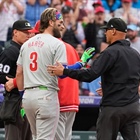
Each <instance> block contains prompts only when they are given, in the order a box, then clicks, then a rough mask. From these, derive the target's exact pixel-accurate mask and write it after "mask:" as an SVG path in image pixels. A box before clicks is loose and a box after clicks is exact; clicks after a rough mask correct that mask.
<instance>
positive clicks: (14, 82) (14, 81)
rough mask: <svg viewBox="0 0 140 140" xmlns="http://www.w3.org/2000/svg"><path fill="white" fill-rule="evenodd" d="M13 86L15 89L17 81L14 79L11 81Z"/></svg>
mask: <svg viewBox="0 0 140 140" xmlns="http://www.w3.org/2000/svg"><path fill="white" fill-rule="evenodd" d="M13 84H14V87H15V88H17V81H16V78H14V79H13Z"/></svg>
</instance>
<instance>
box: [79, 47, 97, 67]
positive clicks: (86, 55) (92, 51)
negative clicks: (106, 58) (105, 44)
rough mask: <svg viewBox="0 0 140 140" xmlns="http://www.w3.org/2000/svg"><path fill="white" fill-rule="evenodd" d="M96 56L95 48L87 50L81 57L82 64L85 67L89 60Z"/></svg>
mask: <svg viewBox="0 0 140 140" xmlns="http://www.w3.org/2000/svg"><path fill="white" fill-rule="evenodd" d="M94 55H95V48H93V47H89V48H87V49H86V50H85V51H84V53H83V55H82V57H81V61H82V64H83V65H85V64H86V63H87V62H88V61H89V59H91V58H92V57H93V56H94Z"/></svg>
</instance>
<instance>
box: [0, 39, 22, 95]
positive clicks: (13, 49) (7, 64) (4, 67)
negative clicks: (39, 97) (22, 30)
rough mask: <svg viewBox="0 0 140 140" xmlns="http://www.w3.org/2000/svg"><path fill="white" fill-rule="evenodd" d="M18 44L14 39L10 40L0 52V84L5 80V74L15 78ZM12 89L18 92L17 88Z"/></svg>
mask: <svg viewBox="0 0 140 140" xmlns="http://www.w3.org/2000/svg"><path fill="white" fill-rule="evenodd" d="M20 47H21V46H20V45H19V44H17V43H16V42H14V41H11V42H10V46H9V47H8V48H6V49H5V50H4V51H3V52H2V53H1V54H0V84H5V83H6V82H7V80H6V76H8V77H11V78H15V75H16V69H17V65H16V61H17V59H18V56H19V50H20ZM13 91H15V92H17V93H18V90H17V89H13Z"/></svg>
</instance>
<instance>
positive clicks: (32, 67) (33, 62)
mask: <svg viewBox="0 0 140 140" xmlns="http://www.w3.org/2000/svg"><path fill="white" fill-rule="evenodd" d="M37 58H38V54H37V52H32V53H31V54H30V59H31V63H30V70H31V71H36V70H37V68H38V64H37Z"/></svg>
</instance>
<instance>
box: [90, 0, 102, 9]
mask: <svg viewBox="0 0 140 140" xmlns="http://www.w3.org/2000/svg"><path fill="white" fill-rule="evenodd" d="M95 5H100V6H102V2H101V0H97V1H94V2H93V4H92V6H93V7H94V6H95Z"/></svg>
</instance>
